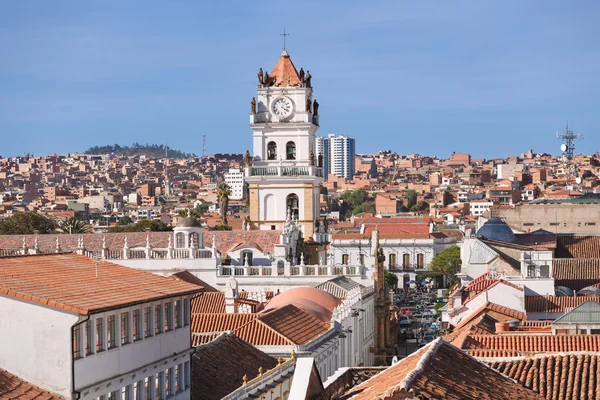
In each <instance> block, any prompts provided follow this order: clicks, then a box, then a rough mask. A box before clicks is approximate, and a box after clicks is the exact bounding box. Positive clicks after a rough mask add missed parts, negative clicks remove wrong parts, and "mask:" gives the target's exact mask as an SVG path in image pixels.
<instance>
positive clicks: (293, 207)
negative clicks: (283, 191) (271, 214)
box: [285, 193, 300, 219]
mask: <svg viewBox="0 0 600 400" xmlns="http://www.w3.org/2000/svg"><path fill="white" fill-rule="evenodd" d="M285 209H286V212H288V211H291V212H292V218H294V219H300V218H299V216H300V211H299V209H298V195H297V194H295V193H292V194H289V195H288V196H287V198H286V203H285Z"/></svg>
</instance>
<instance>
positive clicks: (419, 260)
mask: <svg viewBox="0 0 600 400" xmlns="http://www.w3.org/2000/svg"><path fill="white" fill-rule="evenodd" d="M423 267H425V256H424V255H423V254H422V253H419V254H417V268H423Z"/></svg>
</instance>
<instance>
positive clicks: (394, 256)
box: [389, 253, 396, 268]
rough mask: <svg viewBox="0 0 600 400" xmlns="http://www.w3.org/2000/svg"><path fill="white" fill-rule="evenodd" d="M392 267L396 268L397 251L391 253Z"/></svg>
mask: <svg viewBox="0 0 600 400" xmlns="http://www.w3.org/2000/svg"><path fill="white" fill-rule="evenodd" d="M389 259H390V265H389V267H390V268H396V253H390V257H389Z"/></svg>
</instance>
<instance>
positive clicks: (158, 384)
mask: <svg viewBox="0 0 600 400" xmlns="http://www.w3.org/2000/svg"><path fill="white" fill-rule="evenodd" d="M162 375H163V373H162V372H158V373H156V374H155V375H154V398H155V399H156V400H160V396H161V393H162V388H163V382H162Z"/></svg>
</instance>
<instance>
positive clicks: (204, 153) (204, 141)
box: [202, 135, 206, 158]
mask: <svg viewBox="0 0 600 400" xmlns="http://www.w3.org/2000/svg"><path fill="white" fill-rule="evenodd" d="M204 157H206V135H202V158H204Z"/></svg>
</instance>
